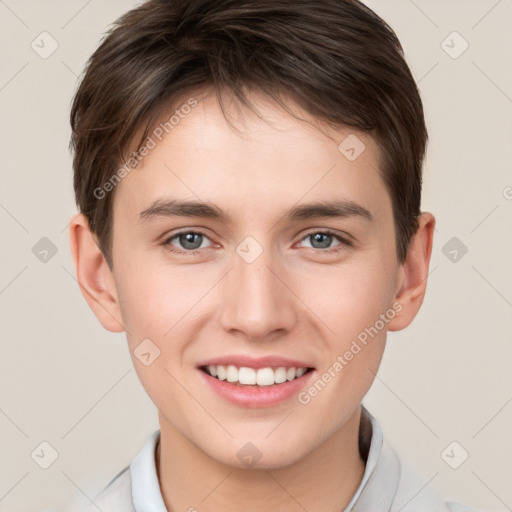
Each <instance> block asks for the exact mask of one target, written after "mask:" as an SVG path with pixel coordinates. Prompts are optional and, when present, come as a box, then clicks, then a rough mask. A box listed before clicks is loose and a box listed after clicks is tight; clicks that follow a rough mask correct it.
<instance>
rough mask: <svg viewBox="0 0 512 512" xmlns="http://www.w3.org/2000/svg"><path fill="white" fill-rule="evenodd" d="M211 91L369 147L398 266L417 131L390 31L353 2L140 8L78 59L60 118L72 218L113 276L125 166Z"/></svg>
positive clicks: (421, 141) (416, 165)
mask: <svg viewBox="0 0 512 512" xmlns="http://www.w3.org/2000/svg"><path fill="white" fill-rule="evenodd" d="M198 87H212V89H213V90H215V91H216V93H217V95H218V98H219V102H220V104H221V106H222V92H225V91H228V92H230V93H232V95H233V97H235V98H237V99H238V100H239V101H240V102H241V104H243V105H245V106H247V107H249V108H251V109H253V110H254V108H253V106H252V104H251V102H250V101H249V99H248V97H247V94H245V93H244V89H247V90H249V89H251V90H257V91H260V92H263V93H264V94H266V95H268V96H269V97H270V98H272V99H273V100H275V101H276V102H277V103H278V104H279V105H281V106H283V107H284V108H285V109H286V110H287V111H289V110H288V109H287V106H286V104H285V100H286V98H288V99H293V100H294V101H295V102H296V103H297V104H298V105H299V106H300V107H302V108H303V110H304V111H306V112H308V113H309V114H311V115H312V116H314V117H315V118H317V119H320V120H323V121H326V122H327V123H329V124H330V125H332V126H334V127H345V126H348V127H353V128H356V129H359V130H362V131H364V132H367V133H369V134H370V135H371V136H372V137H373V138H374V139H375V140H376V142H377V144H378V146H379V149H380V151H379V156H380V161H379V164H380V165H379V170H380V172H381V175H382V178H383V180H384V183H385V185H386V189H387V190H388V192H389V194H390V197H391V201H392V205H393V216H394V225H395V232H396V250H397V256H398V260H399V262H400V263H402V262H404V261H405V257H406V255H407V249H408V245H409V242H410V239H411V237H412V236H413V235H414V233H415V232H416V230H417V227H418V216H419V215H420V213H421V212H420V201H421V185H422V166H423V158H424V154H425V149H426V144H427V139H428V135H427V129H426V126H425V120H424V115H423V106H422V102H421V99H420V95H419V91H418V89H417V86H416V83H415V81H414V79H413V77H412V74H411V72H410V69H409V67H408V65H407V63H406V62H405V59H404V54H403V49H402V46H401V44H400V42H399V40H398V38H397V36H396V35H395V33H394V32H393V30H392V29H391V28H390V27H389V26H388V25H387V24H386V23H385V22H384V21H383V20H382V19H381V18H380V17H379V16H377V15H376V14H375V13H374V12H373V11H372V10H370V9H369V8H368V7H366V6H365V5H364V4H362V3H361V2H359V1H357V0H301V1H297V0H149V1H147V2H145V3H143V4H142V5H140V6H139V7H137V8H135V9H133V10H131V11H129V12H127V13H126V14H125V15H123V16H122V17H121V18H119V19H118V20H117V21H116V22H115V24H114V26H113V27H112V28H111V29H110V31H109V32H108V34H107V35H106V37H105V38H104V39H103V41H102V42H101V44H100V46H99V47H98V49H97V50H96V51H95V52H94V54H93V55H92V56H91V58H90V59H89V61H88V63H87V66H86V69H85V70H84V75H83V78H82V81H81V84H80V86H79V88H78V90H77V93H76V95H75V97H74V100H73V104H72V108H71V116H70V117H71V127H72V137H71V144H70V146H71V148H72V150H73V151H74V157H73V169H74V189H75V196H76V202H77V206H78V208H79V210H80V211H81V212H82V213H84V215H85V216H86V217H87V219H88V221H89V225H90V228H91V230H92V231H93V232H94V233H96V235H97V237H98V242H99V246H100V249H101V250H102V252H103V254H104V256H105V258H106V260H107V262H108V263H109V265H110V266H111V267H112V264H113V262H112V259H111V249H112V229H113V226H112V205H113V198H114V195H115V188H114V189H113V190H112V191H111V192H110V193H109V194H106V195H105V197H104V198H101V199H98V198H97V193H95V190H98V187H102V185H103V184H104V183H106V182H107V180H109V178H111V177H112V176H113V175H115V173H116V170H118V169H119V166H120V165H121V164H122V163H124V162H126V158H127V157H128V151H129V148H130V147H133V143H134V142H135V137H136V135H137V134H139V133H142V136H141V138H140V141H139V142H140V144H142V143H143V141H144V140H145V139H146V137H147V135H148V133H149V131H150V130H151V129H152V127H153V126H154V125H155V123H156V122H157V120H159V118H160V117H161V115H162V112H163V111H164V110H168V109H169V106H170V105H171V104H172V102H173V101H176V99H177V98H178V97H183V95H184V94H186V93H187V92H188V91H191V90H193V89H197V88H198Z"/></svg>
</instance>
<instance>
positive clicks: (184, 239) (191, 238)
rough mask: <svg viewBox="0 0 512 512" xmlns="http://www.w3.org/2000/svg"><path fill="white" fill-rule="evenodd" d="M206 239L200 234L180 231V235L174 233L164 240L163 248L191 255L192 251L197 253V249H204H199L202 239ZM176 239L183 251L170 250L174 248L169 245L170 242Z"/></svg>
mask: <svg viewBox="0 0 512 512" xmlns="http://www.w3.org/2000/svg"><path fill="white" fill-rule="evenodd" d="M207 238H208V237H207V236H206V235H205V234H203V233H200V232H197V231H181V232H180V233H176V234H175V235H173V236H172V237H170V238H168V239H167V240H165V242H164V245H165V247H166V248H167V249H168V250H169V251H171V252H176V253H180V254H183V253H190V254H192V253H193V251H197V250H198V249H203V248H204V247H201V245H202V242H203V239H207ZM174 239H177V240H178V242H179V243H180V244H181V247H183V248H184V249H185V251H180V250H175V249H171V247H175V246H174V245H172V244H171V242H172V240H174Z"/></svg>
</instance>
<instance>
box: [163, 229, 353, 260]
mask: <svg viewBox="0 0 512 512" xmlns="http://www.w3.org/2000/svg"><path fill="white" fill-rule="evenodd" d="M308 239H309V240H311V241H312V242H311V245H310V246H309V247H310V248H311V249H317V251H316V252H322V253H338V252H340V251H342V250H346V249H347V248H348V247H351V246H352V242H350V241H349V240H347V239H346V238H343V237H341V236H340V235H338V234H336V233H334V232H333V231H330V230H317V231H311V232H310V233H308V234H307V235H306V236H304V237H302V239H301V242H303V241H304V240H308ZM174 240H176V241H177V242H178V244H179V247H178V248H176V247H177V246H176V245H175V244H174V243H173V241H174ZM206 240H209V238H208V237H207V236H206V235H205V234H204V233H201V232H200V231H180V232H179V233H175V234H174V235H172V236H171V237H169V238H167V239H166V240H164V242H163V243H162V245H163V246H164V247H165V248H166V250H168V251H169V252H171V253H174V254H183V255H189V256H195V255H199V254H201V249H208V248H209V246H204V245H203V242H205V241H206ZM334 240H337V241H338V243H337V244H336V245H334V246H332V243H333V241H334ZM180 247H181V248H182V249H183V250H180Z"/></svg>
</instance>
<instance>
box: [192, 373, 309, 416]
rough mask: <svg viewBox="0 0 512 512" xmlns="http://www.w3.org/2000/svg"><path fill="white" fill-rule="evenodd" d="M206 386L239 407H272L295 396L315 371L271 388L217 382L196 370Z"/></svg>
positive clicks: (223, 381)
mask: <svg viewBox="0 0 512 512" xmlns="http://www.w3.org/2000/svg"><path fill="white" fill-rule="evenodd" d="M198 371H199V373H200V374H201V375H202V377H203V379H205V380H206V382H207V384H208V385H209V386H210V387H211V388H212V389H213V390H214V391H215V392H216V393H218V394H219V395H220V396H221V397H222V398H224V399H225V400H227V401H229V402H231V403H233V404H236V405H239V406H241V407H272V406H273V405H277V404H279V403H280V402H283V401H285V400H287V399H289V398H290V397H292V396H294V395H297V394H298V393H299V391H300V390H301V389H302V388H303V387H304V386H305V385H306V383H307V382H308V381H309V380H310V378H311V376H312V375H313V374H314V373H315V370H310V371H309V372H307V373H305V374H304V375H302V376H301V377H299V378H298V379H293V380H290V381H287V382H283V383H282V384H273V385H272V386H240V385H236V384H232V383H230V382H227V381H225V380H219V379H217V378H215V377H212V376H211V375H208V374H207V373H206V372H204V371H203V370H198Z"/></svg>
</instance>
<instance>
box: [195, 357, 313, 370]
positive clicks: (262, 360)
mask: <svg viewBox="0 0 512 512" xmlns="http://www.w3.org/2000/svg"><path fill="white" fill-rule="evenodd" d="M219 364H220V365H224V366H227V365H230V364H231V365H233V366H237V367H238V368H240V367H242V366H244V367H248V368H255V369H258V368H268V367H273V368H279V367H280V366H284V367H285V368H291V367H292V366H294V367H295V368H313V366H312V365H310V364H308V363H305V362H304V361H299V360H297V359H290V358H287V357H281V356H276V355H269V356H264V357H251V356H248V355H247V354H240V355H236V354H233V355H229V356H222V357H214V358H212V359H208V360H206V361H202V362H200V363H199V364H198V365H197V366H198V367H202V366H210V365H219Z"/></svg>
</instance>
